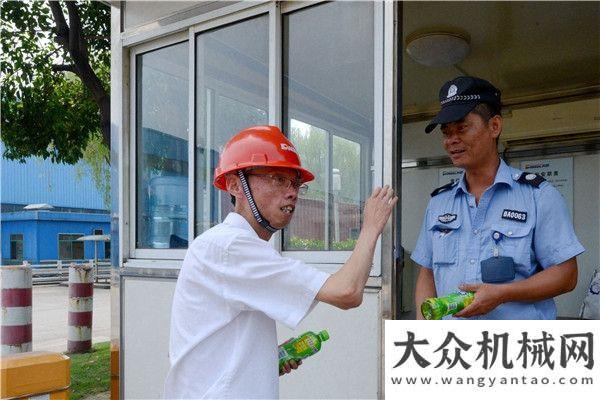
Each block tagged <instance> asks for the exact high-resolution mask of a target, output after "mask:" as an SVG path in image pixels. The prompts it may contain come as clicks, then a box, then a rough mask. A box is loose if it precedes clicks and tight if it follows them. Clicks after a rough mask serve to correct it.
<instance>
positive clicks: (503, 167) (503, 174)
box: [454, 159, 514, 194]
mask: <svg viewBox="0 0 600 400" xmlns="http://www.w3.org/2000/svg"><path fill="white" fill-rule="evenodd" d="M513 182H514V179H513V177H512V173H511V169H510V167H509V166H508V165H507V164H506V163H505V162H504V160H503V159H500V166H499V167H498V171H496V177H495V178H494V183H492V186H495V185H496V184H499V183H505V184H507V185H509V186H512V185H513ZM459 189H460V190H462V191H463V192H464V193H469V192H468V191H467V182H466V178H465V174H464V173H463V174H462V176H461V177H460V180H459V181H458V185H456V186H455V187H454V194H456V193H458V190H459Z"/></svg>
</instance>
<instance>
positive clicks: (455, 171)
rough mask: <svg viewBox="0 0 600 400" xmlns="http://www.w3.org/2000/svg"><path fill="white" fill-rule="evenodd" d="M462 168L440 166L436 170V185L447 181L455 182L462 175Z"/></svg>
mask: <svg viewBox="0 0 600 400" xmlns="http://www.w3.org/2000/svg"><path fill="white" fill-rule="evenodd" d="M463 172H464V169H462V168H455V167H450V168H440V169H439V170H438V187H439V186H443V185H445V184H447V183H449V182H455V181H457V180H459V179H460V178H461V177H462V174H463Z"/></svg>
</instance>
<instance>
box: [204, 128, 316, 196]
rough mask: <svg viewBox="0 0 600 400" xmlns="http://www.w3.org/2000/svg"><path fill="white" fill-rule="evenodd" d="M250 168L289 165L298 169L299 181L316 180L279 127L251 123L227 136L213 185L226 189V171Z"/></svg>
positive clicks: (287, 166) (283, 166)
mask: <svg viewBox="0 0 600 400" xmlns="http://www.w3.org/2000/svg"><path fill="white" fill-rule="evenodd" d="M251 167H279V168H292V169H295V170H297V171H298V174H299V175H300V180H301V181H302V183H304V182H310V181H312V180H313V179H315V176H314V175H313V174H312V173H310V171H308V170H306V169H304V168H302V164H301V163H300V157H298V153H297V152H296V148H295V147H294V145H293V144H292V142H290V141H289V140H288V139H287V138H286V137H285V136H284V135H283V133H282V132H281V130H280V129H279V128H278V127H276V126H271V125H263V126H252V127H250V128H246V129H244V130H242V131H241V132H239V133H238V134H236V135H235V136H234V137H232V138H231V139H229V141H228V142H227V144H226V145H225V148H224V149H223V152H222V153H221V157H220V158H219V164H218V165H217V168H215V180H214V182H213V184H214V185H215V186H216V187H217V188H219V189H221V190H227V186H226V184H225V175H226V174H228V173H230V172H235V171H238V170H240V169H245V168H251Z"/></svg>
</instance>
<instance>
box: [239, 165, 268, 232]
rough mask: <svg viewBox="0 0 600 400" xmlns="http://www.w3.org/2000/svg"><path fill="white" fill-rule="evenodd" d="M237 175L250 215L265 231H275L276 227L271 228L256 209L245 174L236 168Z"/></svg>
mask: <svg viewBox="0 0 600 400" xmlns="http://www.w3.org/2000/svg"><path fill="white" fill-rule="evenodd" d="M238 176H239V177H240V182H242V188H243V189H244V194H245V195H246V198H247V199H248V204H249V205H250V210H251V211H252V215H254V219H256V222H258V223H259V224H260V226H262V227H263V228H265V229H266V230H267V231H269V232H271V233H275V232H277V228H273V227H272V226H271V223H270V222H269V221H268V220H267V219H266V218H265V217H263V216H262V214H261V213H260V211H258V208H257V207H256V203H255V202H254V198H253V197H252V192H251V191H250V186H249V185H248V181H247V180H246V175H244V172H243V171H242V170H241V169H240V170H238Z"/></svg>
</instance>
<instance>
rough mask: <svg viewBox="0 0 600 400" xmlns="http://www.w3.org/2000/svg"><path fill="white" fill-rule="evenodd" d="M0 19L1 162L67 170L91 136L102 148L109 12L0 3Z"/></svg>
mask: <svg viewBox="0 0 600 400" xmlns="http://www.w3.org/2000/svg"><path fill="white" fill-rule="evenodd" d="M1 14H2V27H1V32H0V40H1V43H2V55H1V56H0V63H1V68H2V78H1V84H2V96H1V97H2V140H3V142H4V144H5V148H6V150H5V153H4V156H5V157H6V158H9V159H17V160H21V161H24V159H25V158H26V157H28V156H40V157H43V158H48V157H49V158H51V160H52V161H54V162H64V163H69V164H73V163H75V162H77V161H78V160H79V159H80V158H82V156H83V153H84V151H85V149H86V148H87V146H88V142H90V140H91V139H92V138H93V137H95V136H96V135H98V134H100V135H101V137H102V143H103V144H104V145H105V146H106V147H107V148H109V147H110V93H109V78H110V9H109V7H108V6H107V5H106V4H104V3H100V2H97V1H62V2H60V1H47V2H38V1H3V2H2V5H1ZM65 15H66V16H67V17H66V18H65ZM67 20H68V22H67ZM101 153H102V154H104V156H103V157H105V158H106V161H108V158H107V157H108V154H109V153H108V152H101Z"/></svg>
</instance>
